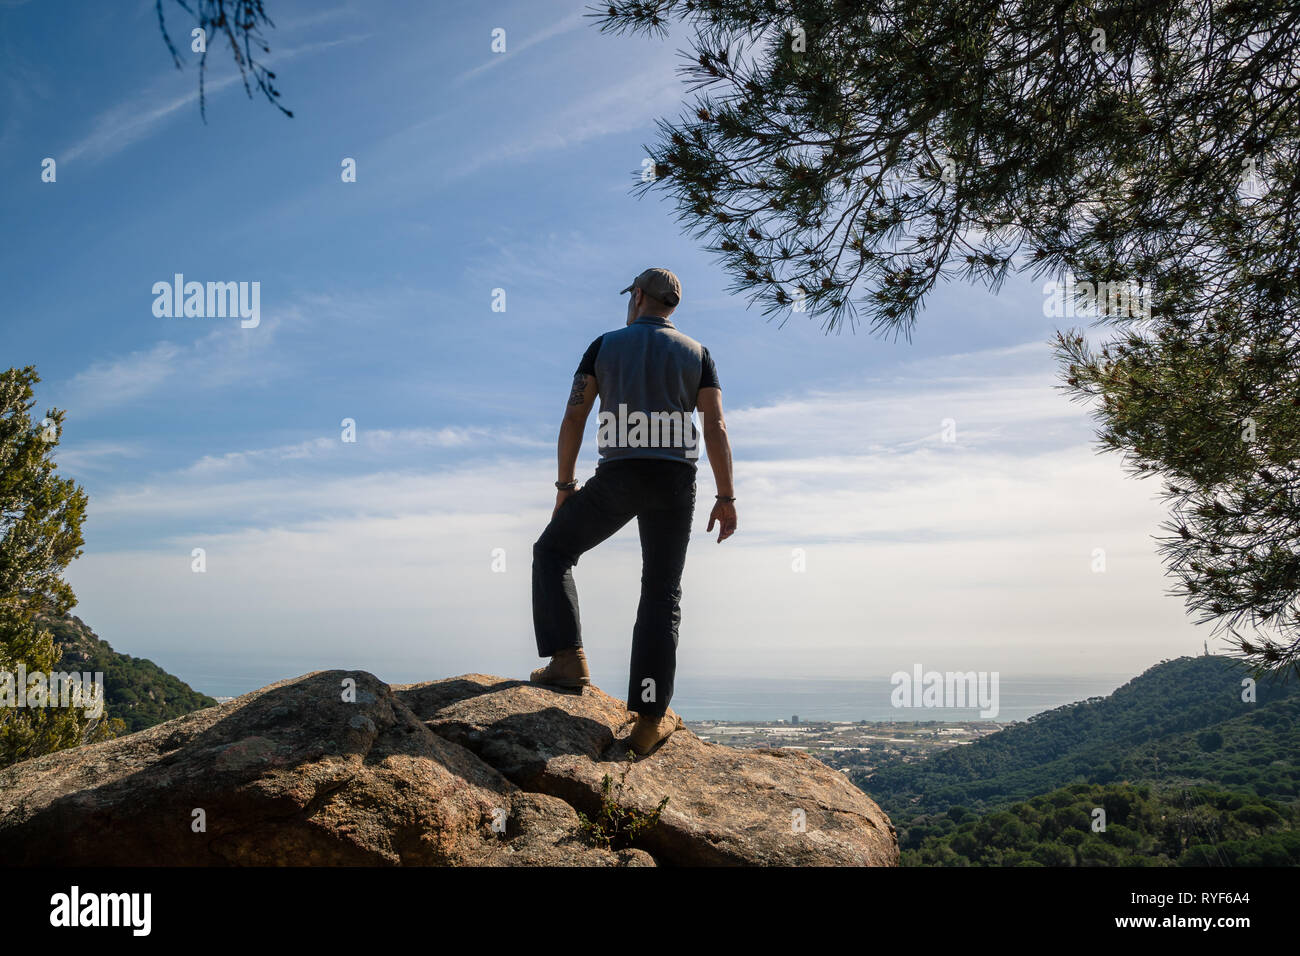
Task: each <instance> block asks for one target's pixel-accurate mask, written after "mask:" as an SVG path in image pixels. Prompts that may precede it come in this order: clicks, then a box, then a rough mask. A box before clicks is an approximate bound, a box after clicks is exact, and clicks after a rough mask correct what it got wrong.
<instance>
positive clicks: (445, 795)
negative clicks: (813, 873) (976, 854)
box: [0, 671, 898, 866]
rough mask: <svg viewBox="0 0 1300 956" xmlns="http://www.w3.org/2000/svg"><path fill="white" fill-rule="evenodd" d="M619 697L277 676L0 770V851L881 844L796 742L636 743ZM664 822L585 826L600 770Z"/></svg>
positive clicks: (838, 783) (317, 861)
mask: <svg viewBox="0 0 1300 956" xmlns="http://www.w3.org/2000/svg"><path fill="white" fill-rule="evenodd" d="M627 716H628V715H627V714H626V711H625V708H624V706H623V705H622V703H621V702H619V701H617V700H615V699H614V698H611V697H609V696H608V695H606V694H604V693H602V692H601V691H599V690H596V689H595V688H589V689H587V690H586V691H584V692H583V693H581V694H566V693H561V692H557V691H553V690H549V689H546V688H541V687H535V686H532V685H530V684H526V683H521V682H519V681H511V680H504V679H502V678H498V677H487V676H483V675H477V674H473V675H467V676H463V677H457V678H451V679H448V680H441V681H433V682H430V683H425V684H412V685H404V686H393V687H389V686H388V685H387V684H384V683H383V682H382V681H380V680H378V679H377V678H375V677H374V676H372V675H370V674H366V673H364V672H360V671H326V672H320V673H316V674H309V675H307V676H305V677H300V678H297V679H294V680H288V681H282V682H280V683H278V684H273V685H271V686H270V687H265V688H263V689H261V690H259V691H255V692H253V693H251V694H246V695H244V696H243V697H239V698H237V699H235V700H233V701H229V702H227V703H224V704H220V705H218V706H216V707H209V708H207V709H205V710H200V711H196V712H194V713H192V714H188V715H186V716H184V717H179V718H176V719H175V720H171V721H168V722H167V723H165V724H160V725H158V726H156V727H151V728H149V729H147V730H143V731H140V732H138V733H134V734H131V735H130V736H127V737H121V738H118V739H116V740H110V741H106V742H104V743H100V744H94V745H91V746H86V747H80V748H75V749H72V750H66V751H61V752H59V753H55V754H50V755H48V756H45V757H40V758H37V759H35V760H29V761H26V762H24V763H21V764H18V765H16V766H14V767H10V768H8V769H7V770H4V771H0V859H4V860H5V861H6V863H8V864H10V865H36V864H42V865H56V866H58V865H80V866H86V865H92V866H93V865H157V864H168V865H200V866H201V865H384V864H404V865H454V866H534V865H552V866H554V865H578V866H640V865H654V864H656V863H660V864H686V865H689V864H741V865H867V866H881V865H894V864H896V863H897V862H898V843H897V839H896V837H895V834H894V828H893V827H892V826H891V825H890V823H889V819H888V818H887V817H886V816H885V814H884V813H883V812H882V811H881V810H880V808H879V807H877V806H876V804H875V803H873V802H872V801H871V800H870V799H868V798H867V797H866V796H865V795H864V794H862V793H861V792H860V791H859V790H857V789H856V788H855V787H853V786H852V785H851V784H850V783H849V782H848V781H847V780H846V779H845V778H844V776H843V775H842V774H840V773H837V772H835V771H833V770H831V769H829V768H827V767H826V766H825V765H823V764H821V763H820V762H818V761H817V760H815V759H813V758H811V757H809V756H807V755H806V754H803V753H801V752H797V751H784V750H773V751H744V750H734V749H731V748H728V747H723V746H719V745H717V744H711V743H706V742H704V741H701V740H700V739H699V738H697V737H695V735H694V734H691V733H690V732H689V731H685V730H682V731H678V732H677V733H676V734H674V735H673V736H672V737H671V738H669V740H668V741H667V742H666V743H665V744H664V745H663V746H662V747H660V748H659V749H658V750H657V751H655V752H654V753H653V754H652V755H651V756H650V757H648V758H644V759H641V760H637V761H635V762H630V761H629V759H628V756H627V754H626V747H625V746H624V744H623V740H624V738H625V737H626V735H627V732H628V731H629V730H630V724H629V721H628V719H627ZM607 776H609V777H610V778H612V779H615V780H619V781H620V782H621V784H622V787H621V788H620V789H619V790H618V791H617V799H618V802H619V804H620V805H621V806H623V807H625V808H630V809H636V810H641V811H643V812H650V811H653V810H654V808H655V807H656V806H657V805H658V804H659V802H660V801H661V800H662V799H663V798H664V797H667V798H668V802H667V804H666V805H665V807H664V809H663V811H662V814H661V816H660V819H659V822H658V824H657V825H655V826H654V827H651V828H650V829H649V830H647V831H645V832H644V833H642V834H641V835H640V836H639V837H638V839H637V840H636V846H635V848H623V849H617V848H615V849H605V848H603V847H601V846H599V845H597V841H593V840H592V839H591V838H590V834H589V833H587V832H584V830H583V827H582V826H581V823H580V819H579V813H580V812H581V813H585V814H587V815H588V816H593V817H594V816H595V815H596V814H597V813H598V811H599V809H600V805H601V799H602V796H601V788H602V781H604V780H605V778H606V777H607Z"/></svg>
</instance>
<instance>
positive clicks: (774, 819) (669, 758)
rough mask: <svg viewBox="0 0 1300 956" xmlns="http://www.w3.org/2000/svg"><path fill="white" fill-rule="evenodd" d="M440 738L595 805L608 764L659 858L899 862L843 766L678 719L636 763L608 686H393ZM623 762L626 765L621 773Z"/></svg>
mask: <svg viewBox="0 0 1300 956" xmlns="http://www.w3.org/2000/svg"><path fill="white" fill-rule="evenodd" d="M393 691H394V693H395V694H396V695H397V697H398V698H399V699H400V700H402V701H403V702H405V703H406V704H407V706H409V707H410V708H411V710H412V711H414V712H415V713H416V714H417V715H419V717H420V718H421V719H423V720H424V721H425V723H426V724H427V725H428V726H429V728H430V729H432V730H433V732H434V733H436V734H437V735H439V736H440V737H445V738H446V739H448V740H452V741H455V742H456V743H458V744H461V745H462V746H464V747H466V748H468V749H470V750H472V751H474V753H476V754H477V755H478V756H479V757H480V758H482V759H483V760H484V761H486V762H487V763H489V764H491V765H492V766H493V767H495V768H496V769H497V770H499V771H501V773H503V774H504V775H505V776H506V777H508V778H510V780H512V781H513V782H515V783H517V784H518V785H519V786H521V787H523V788H524V789H525V790H529V791H535V792H540V793H547V794H551V795H553V796H556V797H559V798H561V799H562V800H564V801H565V802H566V803H568V804H570V805H572V806H574V807H576V808H578V809H579V810H581V811H583V812H585V813H587V814H588V815H592V814H594V813H596V812H597V811H598V810H599V808H600V803H601V799H602V795H601V789H602V782H603V781H604V778H605V777H606V776H607V775H608V776H609V777H610V778H612V780H613V781H614V782H615V783H622V785H623V786H622V790H621V791H620V792H619V803H620V804H621V805H623V806H625V807H629V808H634V809H637V810H640V811H642V812H646V813H648V812H650V811H652V810H653V809H654V808H655V807H656V806H657V805H658V804H659V802H660V801H661V800H662V799H663V798H664V797H665V796H666V797H668V803H667V805H666V806H665V808H664V810H663V813H662V815H661V817H660V821H659V825H658V826H656V827H654V828H653V829H651V830H649V831H648V832H647V833H646V834H645V835H644V836H643V837H642V838H641V839H640V840H639V841H638V843H639V845H642V846H644V847H645V848H646V849H647V850H649V851H650V853H651V854H652V855H654V856H655V858H656V859H658V860H659V861H661V862H664V863H675V864H747V865H780V866H809V865H814V866H827V865H847V866H894V865H897V863H898V838H897V835H896V834H895V832H894V827H893V825H892V824H891V823H890V822H889V817H887V816H886V815H885V813H884V811H882V810H881V809H880V807H878V806H876V804H875V803H874V802H873V801H872V800H871V799H869V798H868V797H867V796H866V795H865V794H863V793H862V791H861V790H859V789H857V787H855V786H853V784H851V783H849V781H848V780H847V779H845V777H844V775H843V774H842V773H838V772H837V771H834V770H831V769H830V768H829V767H827V766H826V765H825V764H823V763H822V762H821V761H819V760H816V759H815V758H813V757H810V756H808V755H807V754H805V753H803V752H801V751H797V750H736V749H733V748H731V747H724V746H721V745H720V744H713V743H707V742H705V741H703V740H700V739H699V738H698V737H696V736H695V735H694V734H693V733H691V732H690V731H687V730H679V731H677V732H676V733H675V734H673V735H672V736H671V737H669V738H668V740H667V741H666V742H665V743H664V744H663V745H662V746H661V747H660V748H659V749H658V750H656V751H655V752H654V753H653V754H652V755H651V756H650V757H649V758H648V759H645V760H638V761H636V762H632V763H629V761H628V753H627V744H626V738H627V735H628V733H629V732H630V730H631V715H629V714H628V713H627V708H626V706H625V705H624V704H623V703H622V702H621V701H619V700H616V699H614V698H613V697H610V696H609V695H608V694H605V693H604V692H602V691H600V690H597V689H596V688H588V689H587V690H585V691H583V692H582V693H581V694H566V693H561V692H557V691H552V690H548V689H546V688H542V687H536V686H534V685H532V684H527V683H522V682H520V681H508V680H502V679H501V678H499V677H487V676H484V675H481V674H469V675H466V676H464V677H456V678H452V679H450V680H441V681H433V682H431V683H427V684H410V685H405V686H395V687H394V688H393ZM624 771H626V775H625V774H624Z"/></svg>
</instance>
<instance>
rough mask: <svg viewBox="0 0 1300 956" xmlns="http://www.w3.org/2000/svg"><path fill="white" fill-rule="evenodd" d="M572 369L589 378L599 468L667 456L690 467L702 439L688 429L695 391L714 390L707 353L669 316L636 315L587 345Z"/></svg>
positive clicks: (713, 372)
mask: <svg viewBox="0 0 1300 956" xmlns="http://www.w3.org/2000/svg"><path fill="white" fill-rule="evenodd" d="M578 372H579V374H583V375H594V376H596V386H597V390H598V391H599V393H600V414H599V415H598V416H597V419H596V421H597V439H596V444H597V447H598V448H599V449H600V463H601V464H604V463H605V462H608V461H614V460H616V459H622V458H667V459H669V460H672V461H682V462H685V463H687V464H689V465H690V466H691V467H692V468H694V467H696V465H697V463H698V459H699V457H700V452H701V451H702V450H703V449H702V445H703V442H702V440H701V438H700V434H699V430H698V429H697V428H696V427H695V420H694V417H693V413H694V411H695V400H696V396H697V395H698V394H699V391H700V389H702V388H720V387H721V386H720V385H719V384H718V370H717V368H716V367H715V366H714V364H713V359H712V358H711V357H710V356H709V350H708V349H706V348H705V347H704V346H703V345H701V344H700V343H699V342H697V341H695V340H694V339H693V338H691V337H690V336H689V335H684V334H683V333H682V332H680V331H678V329H677V327H676V326H675V325H673V323H672V322H671V321H670V320H669V319H665V318H661V317H659V316H657V315H643V316H641V317H640V318H638V319H637V320H636V321H634V322H633V323H632V324H631V325H628V326H626V327H624V328H621V329H618V330H616V331H614V332H606V333H605V334H604V335H602V336H600V337H599V338H598V339H596V340H595V341H594V342H592V343H591V345H590V346H588V348H587V351H586V353H585V354H584V355H583V356H582V361H581V362H579V363H578Z"/></svg>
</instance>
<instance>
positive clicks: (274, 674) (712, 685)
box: [155, 658, 1136, 723]
mask: <svg viewBox="0 0 1300 956" xmlns="http://www.w3.org/2000/svg"><path fill="white" fill-rule="evenodd" d="M155 660H156V659H155ZM157 662H158V663H159V664H160V665H161V666H163V667H164V668H166V669H167V670H169V671H171V672H172V673H174V674H176V675H177V676H178V677H180V678H181V679H182V680H184V681H185V682H186V683H188V684H189V685H190V686H191V687H193V688H194V689H195V690H199V691H202V692H203V693H205V694H210V695H212V696H213V697H235V696H238V695H239V694H244V693H247V692H249V691H251V690H256V689H257V688H259V687H264V686H266V685H267V684H270V683H273V682H275V681H277V680H283V679H284V678H287V677H296V676H298V675H300V674H303V673H306V672H307V671H309V670H312V669H325V668H324V667H322V666H321V665H320V664H319V663H318V664H316V665H315V666H314V667H311V666H307V665H305V664H304V663H303V662H301V661H295V660H283V661H272V660H268V659H265V658H264V659H262V660H260V661H248V660H244V661H240V662H235V661H233V660H221V659H213V658H206V659H195V658H190V659H183V660H167V661H163V660H158V661H157ZM325 666H326V667H355V666H362V669H364V670H368V671H370V672H372V673H374V674H376V675H377V676H379V677H380V678H381V679H383V680H387V681H390V682H392V683H406V682H415V681H420V680H428V679H429V676H428V675H429V673H431V672H430V671H429V670H428V669H427V668H422V667H413V666H412V664H411V662H409V661H404V662H400V663H399V662H394V664H393V666H391V667H384V666H381V665H378V664H376V663H375V662H370V663H369V664H368V665H358V664H355V663H344V662H332V663H330V664H328V665H325ZM432 673H439V672H438V671H436V670H435V671H432ZM602 676H603V675H600V674H597V675H596V677H597V680H598V682H599V681H600V679H601V678H602ZM1134 676H1136V675H1133V674H1065V675H1050V674H1048V675H1017V674H1009V673H1006V672H1003V673H1001V674H1000V675H999V680H998V713H997V715H996V716H992V717H981V716H980V712H979V708H978V707H970V708H963V709H951V708H929V707H925V708H923V707H911V708H898V707H894V706H893V705H892V704H891V702H890V698H891V694H892V693H893V689H894V687H893V685H892V684H891V683H890V681H889V678H888V676H883V675H882V676H881V677H879V678H875V679H865V680H846V679H840V678H739V677H738V678H713V677H693V676H691V675H689V674H682V675H679V676H678V681H677V688H676V692H675V694H674V696H673V700H672V707H673V709H674V710H675V711H677V712H678V713H679V714H681V715H682V717H684V718H685V719H686V720H728V721H746V720H762V721H775V720H789V719H790V718H791V717H793V716H796V715H797V716H798V717H799V719H800V720H814V721H827V720H850V721H852V720H872V721H887V720H899V721H912V720H922V721H924V720H942V721H970V720H991V721H996V722H998V723H1009V722H1011V721H1015V720H1025V719H1027V718H1029V717H1031V716H1033V715H1034V714H1038V713H1042V712H1043V711H1045V710H1051V709H1052V708H1054V707H1060V706H1062V705H1063V704H1069V703H1073V702H1074V701H1078V700H1084V699H1086V698H1088V697H1104V696H1106V695H1108V694H1110V693H1111V692H1112V691H1114V690H1115V689H1116V688H1117V687H1120V686H1121V685H1123V684H1125V683H1127V682H1128V681H1129V680H1131V679H1132V678H1133V677H1134ZM625 680H626V678H621V679H620V680H619V681H610V680H605V682H604V683H601V687H602V688H603V689H604V690H605V691H607V692H608V693H610V694H614V695H615V696H618V695H620V694H621V693H623V692H624V689H625V687H626V684H625V683H623V681H625Z"/></svg>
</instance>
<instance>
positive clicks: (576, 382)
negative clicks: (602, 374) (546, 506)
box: [551, 372, 598, 517]
mask: <svg viewBox="0 0 1300 956" xmlns="http://www.w3.org/2000/svg"><path fill="white" fill-rule="evenodd" d="M597 394H598V392H597V390H596V376H594V375H588V374H586V373H585V372H578V373H576V374H575V375H574V376H573V387H572V388H571V389H570V390H569V402H568V404H567V405H565V406H564V420H563V421H561V422H560V439H559V441H558V443H557V446H556V468H557V475H556V480H557V481H560V482H569V481H573V479H574V474H573V473H574V471H575V470H576V469H577V467H578V451H579V450H580V449H581V448H582V433H583V432H585V431H586V430H587V417H588V416H589V415H590V414H591V409H592V406H594V405H595V404H596V395H597ZM576 490H577V488H576V487H575V488H573V489H565V488H561V489H557V490H556V492H555V509H554V510H553V511H552V512H551V516H552V517H554V516H555V512H556V511H559V510H560V505H562V504H564V502H565V501H567V500H568V497H569V495H571V494H573V492H574V491H576Z"/></svg>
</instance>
